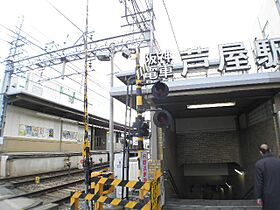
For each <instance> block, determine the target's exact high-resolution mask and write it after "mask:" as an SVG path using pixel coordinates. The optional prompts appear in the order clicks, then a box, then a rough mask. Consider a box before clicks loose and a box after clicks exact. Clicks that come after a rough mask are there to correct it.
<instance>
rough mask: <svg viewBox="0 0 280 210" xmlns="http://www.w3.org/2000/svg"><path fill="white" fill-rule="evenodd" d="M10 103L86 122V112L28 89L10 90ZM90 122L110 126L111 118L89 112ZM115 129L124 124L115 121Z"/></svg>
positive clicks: (120, 128) (97, 125)
mask: <svg viewBox="0 0 280 210" xmlns="http://www.w3.org/2000/svg"><path fill="white" fill-rule="evenodd" d="M8 104H10V105H13V106H18V107H21V108H26V109H30V110H33V111H37V112H40V113H44V114H47V115H53V116H56V117H61V118H65V119H70V120H74V121H77V122H80V123H83V122H84V112H83V111H80V110H78V109H74V108H71V107H68V106H65V105H62V104H59V103H56V102H53V101H51V100H47V99H45V98H42V97H39V96H37V95H34V94H32V93H29V92H26V91H18V90H11V91H9V92H8ZM89 123H90V124H92V125H93V126H96V127H103V128H109V120H107V119H104V118H101V117H99V116H95V115H92V114H89ZM114 129H115V130H124V126H123V125H121V124H119V123H114Z"/></svg>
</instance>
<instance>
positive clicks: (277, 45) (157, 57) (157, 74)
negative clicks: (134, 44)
mask: <svg viewBox="0 0 280 210" xmlns="http://www.w3.org/2000/svg"><path fill="white" fill-rule="evenodd" d="M254 45H255V50H253V55H254V60H255V63H256V65H257V68H258V69H260V68H263V69H270V68H275V67H278V66H279V60H280V38H273V39H260V40H255V41H254ZM247 54H248V51H247V49H246V48H245V46H244V43H243V42H236V43H230V44H220V45H219V58H218V59H217V60H219V64H218V67H217V71H218V72H219V73H221V75H223V74H227V73H232V72H247V71H249V70H250V69H251V65H250V64H249V61H248V58H249V57H248V55H247ZM180 56H181V59H182V62H183V70H182V72H181V76H182V77H185V78H186V77H187V74H188V73H192V72H200V71H202V72H203V71H205V72H207V70H208V69H209V68H210V66H211V64H210V63H209V49H208V48H201V47H198V48H195V49H191V48H189V49H187V50H185V51H181V52H180ZM172 60H173V59H172V55H171V53H170V52H165V53H150V54H146V56H145V67H144V68H142V69H141V70H140V71H138V72H137V77H138V78H141V77H142V78H143V79H144V80H146V81H154V80H162V79H169V78H173V76H174V72H173V65H172Z"/></svg>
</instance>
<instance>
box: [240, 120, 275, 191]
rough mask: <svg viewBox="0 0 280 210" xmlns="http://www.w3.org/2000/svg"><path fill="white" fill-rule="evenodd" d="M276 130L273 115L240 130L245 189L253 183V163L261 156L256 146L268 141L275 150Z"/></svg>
mask: <svg viewBox="0 0 280 210" xmlns="http://www.w3.org/2000/svg"><path fill="white" fill-rule="evenodd" d="M276 132H278V131H276V130H275V120H274V117H271V118H270V119H267V120H265V121H262V122H259V123H257V124H255V125H252V126H250V127H248V128H247V129H242V130H241V131H240V137H241V142H242V147H241V148H240V149H241V156H242V162H243V164H242V165H243V166H244V168H245V186H246V189H245V191H246V190H248V189H249V188H250V187H251V186H252V185H253V184H254V177H255V163H256V161H257V160H258V159H260V158H261V156H260V153H259V151H258V146H259V145H260V144H262V143H268V144H269V145H270V146H271V148H272V150H273V151H274V152H275V149H276Z"/></svg>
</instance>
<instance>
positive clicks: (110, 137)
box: [109, 45, 115, 172]
mask: <svg viewBox="0 0 280 210" xmlns="http://www.w3.org/2000/svg"><path fill="white" fill-rule="evenodd" d="M114 50H115V49H114V46H113V45H112V46H111V75H110V80H111V81H110V88H111V89H112V88H113V86H114V56H115V52H114ZM109 123H110V124H109V140H110V170H111V171H112V172H114V159H115V157H114V99H113V97H112V95H111V94H110V120H109Z"/></svg>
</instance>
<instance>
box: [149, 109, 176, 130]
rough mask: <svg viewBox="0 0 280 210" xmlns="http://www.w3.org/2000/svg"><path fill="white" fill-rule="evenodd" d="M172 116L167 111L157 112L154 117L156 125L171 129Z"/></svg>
mask: <svg viewBox="0 0 280 210" xmlns="http://www.w3.org/2000/svg"><path fill="white" fill-rule="evenodd" d="M171 120H172V116H171V114H170V113H169V112H168V111H166V110H156V112H155V114H154V116H153V122H154V124H155V125H156V126H157V127H159V128H163V127H169V126H170V125H171Z"/></svg>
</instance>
